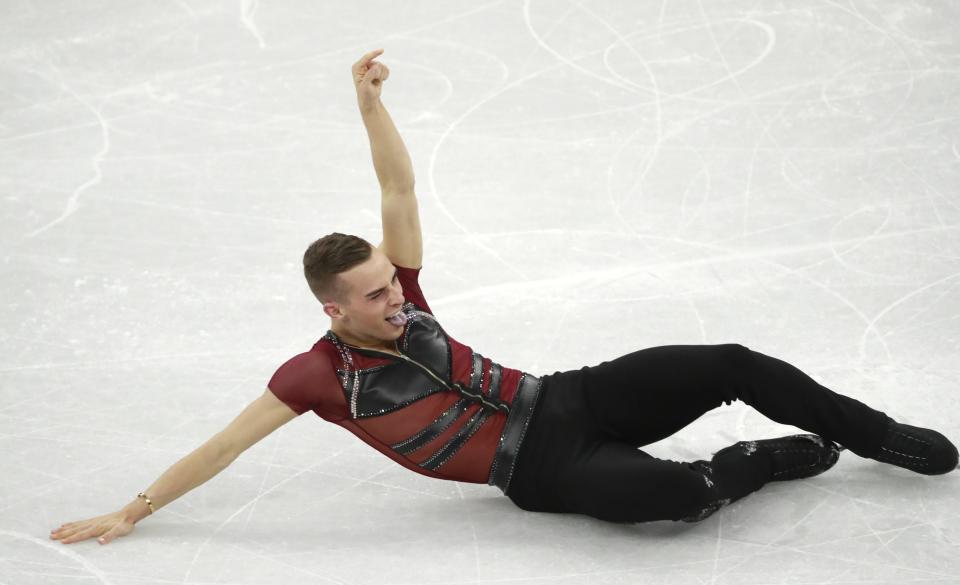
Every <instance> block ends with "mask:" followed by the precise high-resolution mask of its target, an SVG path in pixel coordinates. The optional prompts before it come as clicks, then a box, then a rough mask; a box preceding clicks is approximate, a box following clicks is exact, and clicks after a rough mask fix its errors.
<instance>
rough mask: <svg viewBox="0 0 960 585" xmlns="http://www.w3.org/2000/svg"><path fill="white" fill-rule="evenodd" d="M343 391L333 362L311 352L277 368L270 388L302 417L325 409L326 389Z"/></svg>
mask: <svg viewBox="0 0 960 585" xmlns="http://www.w3.org/2000/svg"><path fill="white" fill-rule="evenodd" d="M331 384H332V385H334V386H336V387H337V388H339V382H338V380H337V374H336V372H335V371H334V370H333V365H332V364H331V363H330V358H328V357H327V356H326V355H324V354H322V353H319V352H316V351H308V352H304V353H301V354H297V355H295V356H294V357H292V358H290V359H289V360H287V361H286V362H285V363H284V364H283V365H282V366H280V367H279V368H277V371H276V372H274V374H273V377H271V378H270V383H269V384H267V387H268V388H269V389H270V391H271V392H273V394H274V395H275V396H276V397H277V398H279V399H280V400H281V401H283V402H284V403H285V404H286V405H287V406H289V407H290V408H291V409H293V411H294V412H296V413H297V414H298V415H299V414H303V413H304V412H306V411H308V410H313V409H315V408H322V407H323V405H322V403H323V397H324V389H325V388H329V387H330V385H331Z"/></svg>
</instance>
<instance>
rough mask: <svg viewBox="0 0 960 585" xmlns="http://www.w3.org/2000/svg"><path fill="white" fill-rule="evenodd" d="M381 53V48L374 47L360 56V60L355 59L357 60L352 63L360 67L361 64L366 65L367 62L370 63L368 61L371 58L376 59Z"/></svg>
mask: <svg viewBox="0 0 960 585" xmlns="http://www.w3.org/2000/svg"><path fill="white" fill-rule="evenodd" d="M381 53H383V49H374V50H372V51H370V52H369V53H367V54H366V55H364V56H363V57H360V60H359V61H357V62H356V63H355V64H354V66H355V67H362V66H364V65H367V64H369V63H370V61H372V60H373V59H376V58H377V57H378V56H380V54H381Z"/></svg>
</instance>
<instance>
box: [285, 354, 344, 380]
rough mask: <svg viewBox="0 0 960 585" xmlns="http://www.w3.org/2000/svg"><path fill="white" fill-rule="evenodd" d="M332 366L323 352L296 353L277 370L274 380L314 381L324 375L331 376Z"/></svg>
mask: <svg viewBox="0 0 960 585" xmlns="http://www.w3.org/2000/svg"><path fill="white" fill-rule="evenodd" d="M333 373H334V366H333V362H332V361H331V359H330V357H329V356H328V355H327V354H326V353H325V352H323V351H316V350H311V351H305V352H303V353H298V354H297V355H295V356H293V357H292V358H290V359H288V360H287V361H285V362H284V363H283V364H282V365H281V366H280V367H279V368H277V371H276V373H275V374H274V378H277V379H279V378H283V379H285V380H290V379H293V380H302V379H304V378H309V379H313V380H316V379H318V378H320V377H322V376H324V375H327V374H333Z"/></svg>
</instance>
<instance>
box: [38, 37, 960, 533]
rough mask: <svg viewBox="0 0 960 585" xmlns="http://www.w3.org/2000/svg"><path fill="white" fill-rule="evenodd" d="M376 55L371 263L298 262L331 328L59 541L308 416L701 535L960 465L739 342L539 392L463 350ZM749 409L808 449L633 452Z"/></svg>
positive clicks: (140, 511)
mask: <svg viewBox="0 0 960 585" xmlns="http://www.w3.org/2000/svg"><path fill="white" fill-rule="evenodd" d="M382 52H383V50H382V49H379V50H376V51H372V52H370V53H367V54H366V55H364V56H363V57H362V58H361V59H360V60H359V61H357V62H356V63H355V64H354V65H353V78H354V83H355V85H356V89H357V98H358V104H359V106H360V111H361V114H362V117H363V122H364V124H365V126H366V128H367V131H368V134H369V137H370V145H371V150H372V153H373V163H374V168H375V170H376V173H377V178H378V180H379V182H380V185H381V189H382V208H381V209H382V216H383V241H382V242H381V243H380V245H379V246H376V247H373V246H372V245H370V244H369V243H368V242H366V241H365V240H363V239H362V238H358V237H356V236H351V235H347V234H341V233H336V232H335V233H332V234H329V235H327V236H324V237H323V238H321V239H319V240H317V241H316V242H314V243H313V244H311V245H310V247H309V248H308V249H307V251H306V253H305V254H304V259H303V262H304V275H305V277H306V279H307V283H308V285H309V287H310V290H311V292H313V294H314V295H315V296H316V297H317V299H318V300H320V302H321V303H322V304H323V309H324V312H325V313H326V314H327V315H328V316H329V317H330V319H331V328H330V330H329V331H327V333H326V334H325V335H324V336H323V337H322V338H321V339H320V340H319V341H317V343H316V344H314V346H313V347H312V348H311V349H310V351H307V352H303V353H300V354H298V355H296V356H294V357H293V358H291V359H289V360H287V362H285V363H284V364H283V365H281V366H280V367H279V368H278V369H277V371H276V372H275V373H274V375H273V377H272V378H271V380H270V382H269V384H268V387H267V389H266V390H265V391H264V393H263V395H262V396H261V397H259V398H258V399H257V400H255V401H254V402H253V403H251V404H250V405H249V406H248V407H247V408H246V409H244V411H243V412H241V413H240V415H239V416H238V417H237V418H236V419H235V420H234V421H233V422H231V423H230V424H229V425H228V426H227V427H226V428H225V429H224V430H223V431H221V432H220V433H218V434H217V435H215V436H214V437H213V438H211V439H210V440H209V441H207V443H205V444H204V445H203V446H201V447H200V448H198V449H197V450H196V451H194V452H193V453H191V454H190V455H188V456H187V457H185V458H184V459H182V460H181V461H179V462H177V463H176V464H175V465H173V466H172V467H171V468H170V469H168V470H167V471H166V472H165V473H164V474H163V475H162V476H161V477H160V478H159V479H157V481H156V482H154V484H153V485H151V486H150V487H149V488H148V489H147V490H146V492H143V493H140V494H138V496H137V498H136V499H135V500H134V501H132V502H131V503H130V504H128V505H127V506H125V507H124V508H123V509H122V510H120V511H118V512H114V513H111V514H107V515H104V516H99V517H97V518H92V519H89V520H85V521H81V522H73V523H68V524H65V525H63V526H61V527H60V528H59V529H58V530H55V531H53V532H52V534H51V538H55V539H60V540H61V541H62V542H64V543H69V542H76V541H79V540H83V539H86V538H90V537H93V536H100V535H103V536H102V537H101V538H100V539H99V542H101V543H106V542H110V541H111V540H112V539H114V538H116V537H118V536H123V535H125V534H128V533H129V532H130V531H131V530H133V525H134V524H135V523H136V522H137V521H139V520H140V519H142V518H143V517H145V516H147V515H149V514H152V513H153V511H155V510H156V509H157V508H159V507H162V506H164V505H166V504H167V503H169V502H171V501H173V500H175V499H176V498H178V497H179V496H181V495H183V494H184V493H186V492H187V491H189V490H191V489H193V488H194V487H196V486H198V485H200V484H202V483H204V482H205V481H207V480H208V479H210V478H211V477H213V476H214V475H216V474H217V473H219V472H220V471H221V470H223V469H224V468H226V467H227V466H228V465H229V464H230V463H231V462H232V461H233V460H234V459H236V458H237V457H238V456H239V455H240V453H242V452H243V451H245V450H246V449H247V448H249V447H250V446H251V445H253V444H255V443H256V442H257V441H259V440H260V439H262V438H263V437H265V436H267V435H268V434H269V433H271V432H272V431H274V430H275V429H277V428H279V427H280V426H282V425H283V424H285V423H286V422H288V421H290V420H291V419H293V418H294V417H296V416H298V415H300V414H302V413H304V412H306V411H308V410H312V411H314V413H315V414H316V415H317V416H320V417H322V418H324V419H325V420H328V421H330V422H333V423H335V424H338V425H341V426H343V427H344V428H346V429H348V430H349V431H350V432H352V433H354V434H356V435H357V436H358V437H359V438H360V439H361V440H363V441H365V442H366V443H368V444H369V445H371V446H372V447H374V448H375V449H377V450H379V451H381V452H382V453H383V454H384V455H386V456H388V457H390V458H391V459H393V460H394V461H396V462H397V463H399V464H401V465H403V466H405V467H407V468H409V469H411V470H412V471H415V472H417V473H421V474H423V475H426V476H429V477H434V478H438V479H448V480H455V481H465V482H474V483H487V484H490V485H495V486H497V487H498V488H499V489H500V490H501V491H503V492H504V493H505V494H506V495H507V496H509V497H510V499H511V500H512V501H513V502H514V503H515V504H516V505H517V506H519V507H520V508H522V509H525V510H532V511H544V512H570V513H582V514H588V515H591V516H594V517H597V518H600V519H604V520H609V521H612V522H645V521H651V520H665V519H669V520H682V521H686V522H696V521H700V520H703V519H704V518H706V517H708V516H710V515H711V514H713V513H714V512H716V511H717V510H718V509H719V508H721V507H723V506H726V505H728V504H729V503H731V502H733V501H736V500H738V499H740V498H742V497H744V496H746V495H747V494H749V493H752V492H754V491H756V490H758V489H760V488H761V487H762V486H763V485H764V484H766V483H767V482H770V481H783V480H790V479H800V478H805V477H811V476H814V475H817V474H820V473H823V472H824V471H826V470H827V469H829V468H831V467H832V466H833V465H835V464H836V462H837V459H838V457H839V454H840V452H841V451H842V450H844V449H849V450H850V451H852V452H854V453H856V454H857V455H860V456H862V457H867V458H871V459H875V460H877V461H882V462H885V463H889V464H892V465H896V466H899V467H903V468H905V469H909V470H911V471H915V472H917V473H921V474H926V475H938V474H944V473H948V472H949V471H952V470H953V469H955V468H956V467H957V449H956V447H955V446H954V445H953V444H952V443H951V442H950V441H949V440H948V439H947V438H946V437H944V436H943V435H942V434H940V433H938V432H936V431H933V430H930V429H923V428H919V427H914V426H910V425H905V424H901V423H898V422H896V421H894V420H893V419H891V418H890V417H888V416H887V415H886V414H884V413H883V412H880V411H877V410H874V409H872V408H870V407H869V406H867V405H865V404H863V403H861V402H859V401H857V400H854V399H852V398H849V397H846V396H843V395H840V394H837V393H835V392H833V391H832V390H830V389H828V388H826V387H824V386H821V385H820V384H818V383H817V382H815V381H814V380H813V379H811V378H810V377H809V376H807V375H806V374H804V373H803V372H801V371H800V370H798V369H797V368H795V367H794V366H792V365H790V364H788V363H786V362H784V361H782V360H779V359H776V358H773V357H770V356H767V355H764V354H762V353H759V352H756V351H753V350H750V349H748V348H746V347H744V346H742V345H739V344H735V343H731V344H721V345H672V346H659V347H651V348H646V349H642V350H638V351H635V352H632V353H630V354H627V355H624V356H621V357H619V358H616V359H614V360H612V361H606V362H603V363H601V364H599V365H596V366H584V367H582V368H580V369H576V370H570V371H567V372H554V373H553V374H550V375H548V376H542V377H538V376H534V375H532V374H530V373H527V372H524V371H522V370H517V369H513V368H508V367H505V366H503V365H501V364H499V363H497V362H495V361H493V360H492V359H490V358H489V357H485V356H483V355H481V354H479V353H477V352H475V351H473V350H472V348H470V347H469V346H466V345H464V344H462V343H460V342H458V341H457V340H455V339H453V338H452V337H451V336H450V335H449V334H448V333H447V332H446V331H445V330H444V329H443V328H442V327H441V326H440V323H439V321H438V320H437V319H436V317H435V316H434V314H433V311H432V310H431V309H430V307H429V305H428V303H427V300H426V299H425V297H424V294H423V291H422V290H421V289H420V285H419V272H420V269H421V262H422V257H423V250H422V239H421V233H420V222H419V217H418V209H417V200H416V196H415V194H414V177H413V171H412V165H411V164H410V159H409V156H408V154H407V151H406V149H405V148H404V145H403V141H402V140H401V138H400V136H399V134H398V133H397V131H396V128H395V127H394V125H393V122H392V121H391V119H390V116H389V115H388V114H387V111H386V109H385V108H384V106H383V104H382V103H381V102H380V93H381V90H382V87H383V82H384V81H386V80H387V78H388V77H389V70H388V69H387V67H386V66H384V65H383V64H381V63H376V62H374V59H375V58H376V57H377V56H379V55H380V54H381V53H382ZM738 399H740V400H743V401H744V402H746V403H747V404H749V405H751V406H753V407H754V408H756V409H757V410H758V411H759V412H761V413H762V414H764V415H766V416H767V417H769V418H771V419H772V420H774V421H777V422H780V423H783V424H789V425H794V426H797V427H800V428H802V429H805V430H808V431H811V433H810V434H799V435H791V436H786V437H781V438H776V439H765V440H753V441H740V442H737V443H735V444H734V445H730V446H729V447H726V448H724V449H721V450H720V451H718V452H717V453H715V454H714V455H713V457H712V458H711V460H710V461H705V460H698V461H693V462H689V463H687V462H676V461H669V460H662V459H657V458H654V457H652V456H650V455H649V454H647V453H644V452H643V451H640V450H639V449H638V447H640V446H643V445H647V444H649V443H653V442H656V441H659V440H661V439H663V438H665V437H668V436H670V435H672V434H673V433H675V432H677V431H678V430H680V429H682V428H683V427H685V426H686V425H688V424H690V423H691V422H693V421H694V420H696V419H697V418H699V417H700V416H702V415H703V414H704V413H705V412H707V411H709V410H711V409H713V408H716V407H718V406H720V405H721V404H724V403H725V404H731V403H732V402H733V401H734V400H738ZM814 433H815V434H814ZM834 441H836V442H837V443H840V444H842V445H843V446H842V447H841V446H838V445H837V444H835V443H834Z"/></svg>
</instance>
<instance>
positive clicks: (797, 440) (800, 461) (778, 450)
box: [715, 434, 846, 481]
mask: <svg viewBox="0 0 960 585" xmlns="http://www.w3.org/2000/svg"><path fill="white" fill-rule="evenodd" d="M734 449H740V450H742V451H743V452H744V453H745V454H747V455H750V454H752V453H754V452H756V451H761V452H764V453H767V454H768V455H769V456H770V458H771V460H772V462H773V470H772V473H771V477H770V481H787V480H791V479H802V478H805V477H813V476H815V475H820V474H821V473H823V472H824V471H826V470H828V469H830V468H831V467H833V466H834V465H836V463H837V460H838V459H839V458H840V452H841V451H843V450H845V449H846V447H839V446H837V445H836V444H834V443H833V442H831V441H828V440H826V439H824V438H823V437H821V436H820V435H812V434H805V435H790V436H787V437H780V438H777V439H763V440H757V441H740V442H739V443H735V444H733V445H731V446H729V447H725V448H724V449H721V450H720V451H718V452H717V455H720V454H721V453H723V452H725V451H728V450H734ZM715 457H716V455H715Z"/></svg>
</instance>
